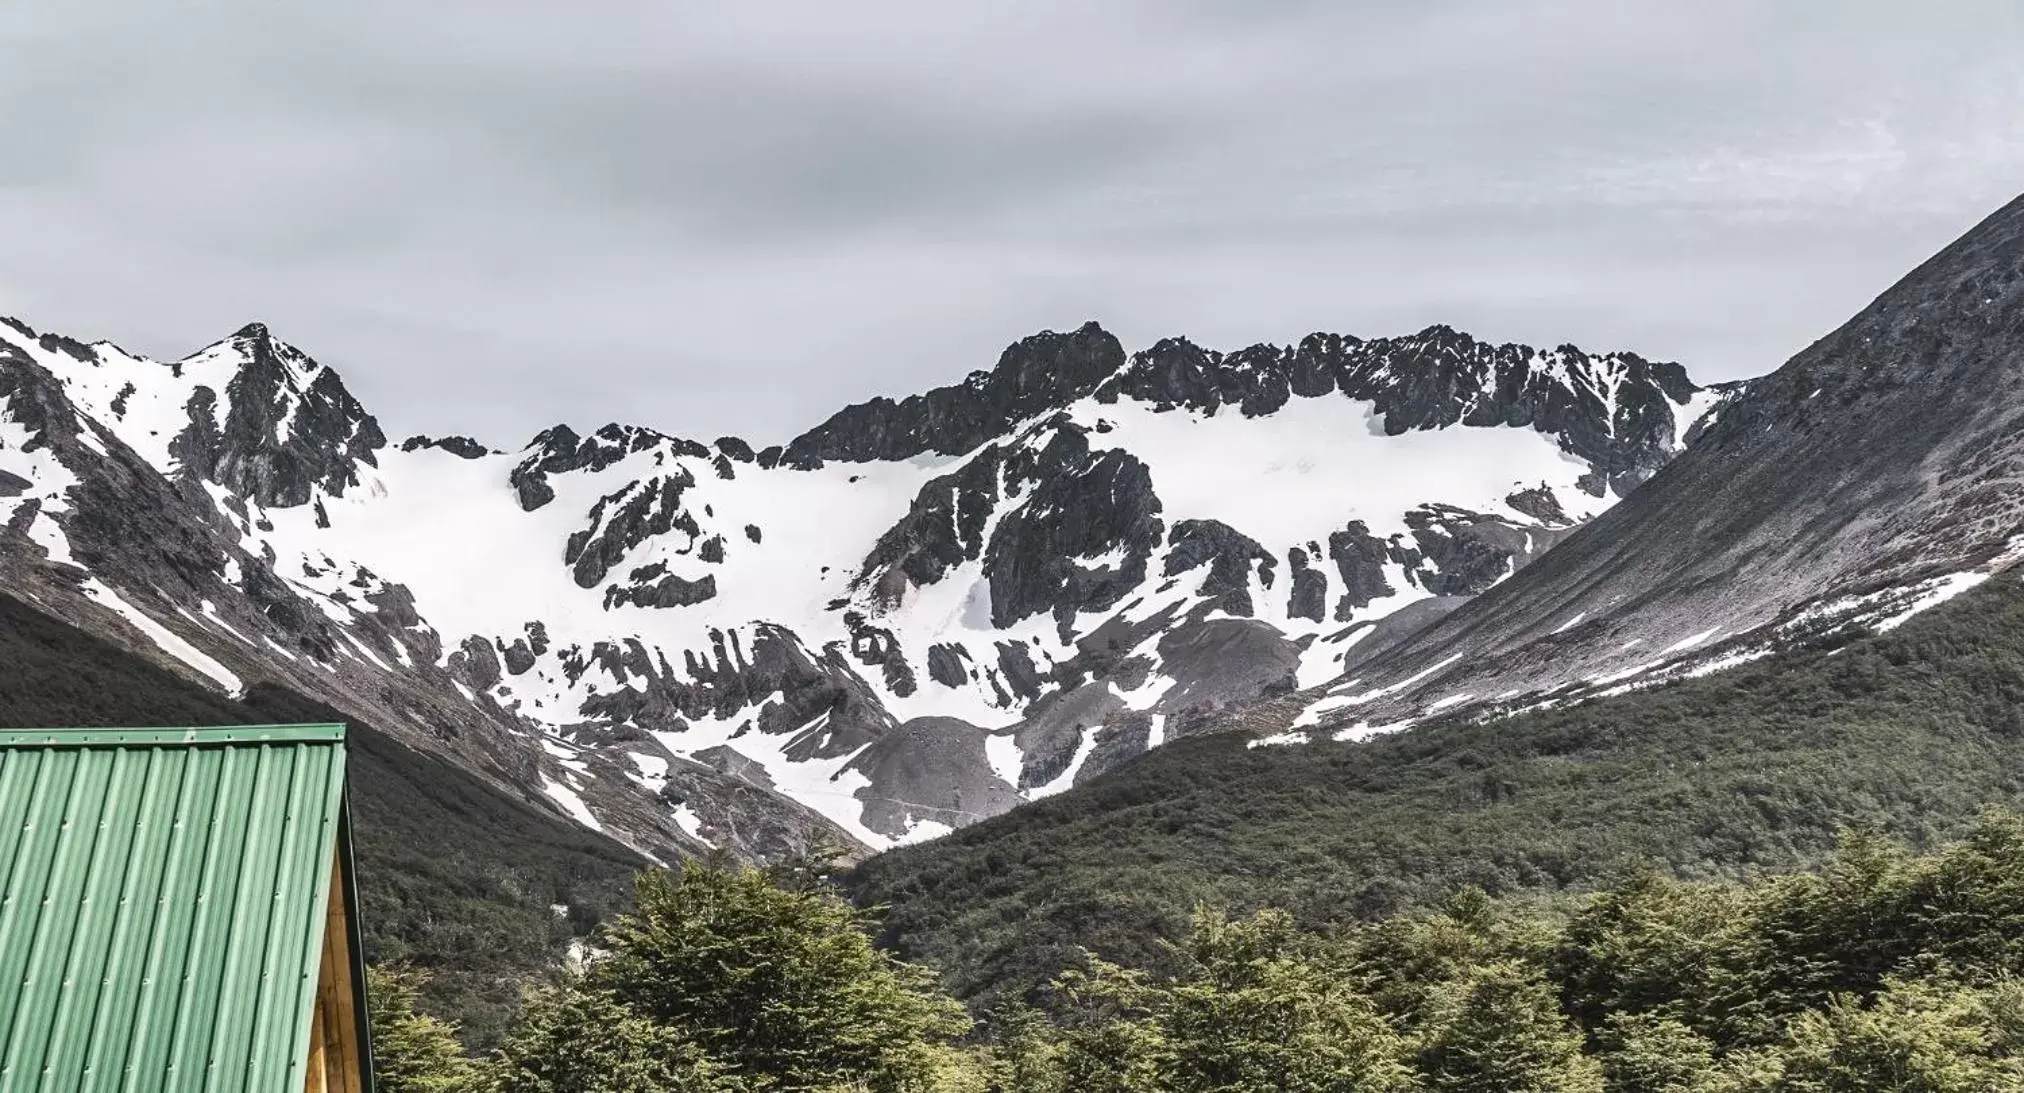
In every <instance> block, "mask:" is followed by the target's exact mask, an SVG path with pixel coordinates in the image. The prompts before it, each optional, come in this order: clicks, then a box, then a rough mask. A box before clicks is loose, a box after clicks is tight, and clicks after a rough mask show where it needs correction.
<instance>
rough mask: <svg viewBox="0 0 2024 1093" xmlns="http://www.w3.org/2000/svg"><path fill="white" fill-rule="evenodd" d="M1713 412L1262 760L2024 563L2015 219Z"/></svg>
mask: <svg viewBox="0 0 2024 1093" xmlns="http://www.w3.org/2000/svg"><path fill="white" fill-rule="evenodd" d="M1728 395H1729V397H1727V398H1726V399H1725V402H1726V405H1725V406H1724V407H1723V408H1722V409H1721V410H1720V412H1719V413H1718V414H1716V415H1715V416H1714V418H1713V420H1712V421H1711V423H1710V424H1709V425H1708V427H1707V428H1706V430H1705V435H1703V436H1701V437H1700V438H1699V439H1697V440H1696V442H1695V443H1694V445H1693V446H1692V447H1691V448H1690V449H1689V450H1688V451H1687V452H1686V453H1685V454H1684V455H1682V456H1681V457H1680V458H1679V459H1678V460H1676V461H1674V462H1672V463H1670V464H1669V465H1667V466H1666V467H1665V468H1664V469H1663V470H1661V471H1659V472H1658V474H1657V475H1656V476H1655V477H1653V478H1652V480H1651V481H1650V482H1648V483H1647V484H1646V485H1645V486H1643V487H1642V488H1640V489H1639V490H1637V491H1636V492H1635V493H1633V494H1632V495H1631V496H1630V497H1629V498H1628V499H1627V500H1626V501H1625V502H1624V503H1623V504H1621V505H1618V506H1616V507H1614V508H1613V509H1611V510H1610V511H1609V512H1608V513H1606V514H1604V515H1603V516H1601V517H1600V518H1599V519H1597V520H1595V521H1594V522H1592V523H1590V524H1589V525H1587V526H1586V527H1583V528H1582V529H1580V530H1579V531H1577V532H1575V533H1574V534H1572V535H1570V536H1569V537H1568V538H1567V541H1566V542H1564V543H1562V544H1561V545H1560V546H1559V547H1557V548H1556V549H1555V550H1554V551H1553V552H1552V553H1551V554H1550V555H1548V556H1547V558H1546V559H1545V560H1543V561H1542V562H1541V563H1540V564H1538V565H1536V566H1532V567H1529V568H1527V569H1526V570H1525V572H1524V573H1523V574H1522V575H1520V576H1519V577H1517V578H1516V579H1514V580H1512V581H1509V582H1506V583H1504V584H1502V585H1500V586H1499V587H1497V588H1496V589H1495V590H1493V591H1491V592H1490V593H1488V594H1486V595H1484V596H1482V597H1480V598H1478V599H1477V600H1475V601H1474V602H1472V603H1470V604H1469V605H1467V606H1466V607H1464V608H1462V609H1460V610H1457V611H1455V612H1454V613H1453V614H1451V615H1449V616H1447V617H1446V618H1444V619H1442V620H1440V621H1439V622H1438V623H1437V624H1435V625H1431V626H1428V627H1425V628H1423V629H1420V630H1418V631H1417V632H1416V633H1414V634H1412V635H1410V636H1409V637H1407V638H1405V639H1402V640H1400V641H1398V642H1397V643H1395V644H1392V645H1389V646H1385V647H1381V648H1380V647H1370V648H1368V650H1367V651H1366V653H1365V654H1364V655H1361V656H1353V657H1352V658H1351V660H1350V661H1348V662H1347V663H1346V664H1345V669H1346V671H1345V672H1344V674H1343V675H1342V677H1341V678H1339V679H1338V680H1336V681H1335V682H1334V683H1332V684H1330V685H1329V686H1327V687H1325V688H1319V689H1317V690H1315V691H1313V692H1311V693H1309V694H1305V695H1302V696H1299V698H1298V699H1297V700H1289V701H1288V702H1286V703H1282V704H1280V707H1279V709H1278V710H1277V711H1276V715H1277V716H1278V717H1279V719H1280V720H1281V721H1283V722H1286V725H1287V727H1288V728H1289V729H1290V730H1291V731H1288V732H1285V733H1282V734H1280V735H1278V736H1277V737H1276V738H1275V739H1278V740H1284V741H1298V740H1301V739H1305V738H1308V737H1311V736H1314V735H1321V734H1330V735H1337V736H1348V737H1355V736H1358V735H1362V734H1366V733H1369V732H1372V731H1377V730H1378V729H1380V728H1394V727H1398V726H1400V725H1405V724H1411V723H1413V722H1415V721H1417V720H1420V719H1423V718H1425V717H1427V716H1428V715H1430V714H1436V713H1441V714H1447V715H1457V714H1469V713H1474V714H1477V715H1493V714H1495V713H1497V712H1499V711H1503V710H1510V709H1521V708H1527V707H1533V706H1539V705H1546V704H1556V703H1562V702H1568V701H1575V700H1579V699H1582V698H1586V697H1590V696H1594V695H1598V694H1609V693H1615V692H1618V691H1622V690H1625V689H1629V688H1633V687H1643V686H1650V685H1652V684H1655V683H1659V682H1663V681H1664V680H1667V679H1672V678H1677V677H1680V676H1683V675H1700V674H1705V673H1707V672H1711V671H1715V670H1718V669H1720V668H1723V667H1726V666H1730V665H1734V664H1738V663H1742V662H1744V661H1747V660H1752V659H1756V658H1758V657H1762V656H1765V655H1767V654H1769V653H1771V652H1773V651H1775V650H1777V649H1779V648H1782V647H1785V646H1787V645H1789V644H1791V643H1794V642H1801V641H1817V640H1824V639H1825V640H1832V639H1833V638H1834V637H1836V636H1837V635H1838V634H1841V633H1843V632H1846V631H1848V630H1850V629H1851V628H1854V627H1866V628H1880V629H1889V628H1891V627H1893V626H1895V625H1897V624H1898V623H1900V622H1902V621H1904V620H1905V619H1907V618H1909V617H1910V616H1911V615H1912V614H1914V613H1916V612H1918V611H1920V610H1924V609H1926V608H1929V607H1931V606H1933V605H1935V604H1938V603H1941V602H1944V601H1945V600H1946V599H1948V598H1949V597H1951V596H1953V595H1956V594H1958V593H1960V592H1962V591H1965V590H1966V589H1968V588H1970V587H1973V586H1974V585H1975V584H1977V583H1979V582H1981V581H1982V580H1985V579H1987V578H1988V577H1989V576H1990V575H1991V574H1993V573H1996V572H1999V571H2002V570H2004V569H2006V568H2008V567H2010V566H2012V565H2014V564H2015V563H2016V562H2017V561H2019V560H2020V558H2024V198H2019V199H2017V200H2015V201H2012V202H2011V203H2010V204H2009V205H2007V206H2005V207H2004V208H2003V209H2001V210H1999V211H1998V212H1996V213H1995V214H1994V215H1992V216H1990V217H1989V218H1988V219H1987V220H1985V221H1983V222H1982V223H1981V224H1979V225H1977V226H1976V227H1975V228H1973V229H1972V230H1970V231H1969V232H1968V233H1967V234H1966V235H1964V236H1962V237H1961V238H1960V239H1959V240H1957V241H1955V242H1954V243H1953V244H1951V245H1950V246H1948V247H1947V248H1945V249H1944V250H1942V251H1940V252H1939V253H1938V254H1937V255H1935V256H1934V257H1933V258H1931V259H1929V260H1928V261H1926V262H1925V263H1924V264H1923V265H1921V266H1919V267H1918V268H1917V269H1916V270H1913V271H1912V272H1911V273H1910V274H1908V275H1907V276H1906V277H1905V278H1904V279H1903V280H1901V281H1899V282H1898V283H1897V284H1895V285H1893V286H1892V287H1891V288H1890V289H1889V290H1887V291H1886V292H1884V293H1883V295H1881V296H1879V297H1878V298H1877V299H1876V300H1875V301H1874V302H1873V303H1871V304H1870V305H1869V306H1868V307H1867V308H1865V309H1864V310H1863V311H1861V312H1860V313H1858V314H1857V315H1856V316H1855V317H1853V318H1851V319H1850V320H1849V321H1848V322H1847V323H1845V324H1844V325H1842V326H1841V328H1840V329H1838V330H1835V331H1833V332H1832V333H1830V334H1828V335H1827V336H1826V337H1823V338H1821V339H1820V340H1819V341H1817V342H1815V343H1814V344H1813V345H1811V346H1809V347H1808V348H1807V349H1805V350H1804V351H1803V352H1801V353H1799V354H1798V355H1797V356H1795V357H1793V358H1792V359H1791V360H1790V361H1789V362H1787V363H1786V364H1785V365H1784V367H1782V368H1780V369H1778V370H1777V371H1776V372H1775V373H1772V374H1771V375H1768V376H1765V377H1762V378H1760V379H1756V380H1752V381H1750V383H1749V385H1748V387H1747V389H1744V390H1736V391H1732V392H1729V393H1728ZM1289 718H1290V720H1289Z"/></svg>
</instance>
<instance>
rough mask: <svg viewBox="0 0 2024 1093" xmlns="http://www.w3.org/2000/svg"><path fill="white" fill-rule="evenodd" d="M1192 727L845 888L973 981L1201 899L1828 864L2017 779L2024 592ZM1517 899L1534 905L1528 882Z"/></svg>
mask: <svg viewBox="0 0 2024 1093" xmlns="http://www.w3.org/2000/svg"><path fill="white" fill-rule="evenodd" d="M1247 743H1248V741H1247V739H1246V738H1245V737H1244V736H1242V735H1235V734H1230V735H1222V736H1211V737H1204V738H1198V739H1192V740H1184V741H1180V742H1178V743H1176V744H1173V745H1171V746H1169V747H1167V748H1164V749H1161V750H1159V751H1157V752H1154V753H1152V754H1149V755H1147V756H1146V757H1144V758H1143V759H1140V760H1138V761H1136V762H1134V763H1132V764H1130V765H1128V766H1126V767H1124V768H1122V769H1120V770H1118V771H1116V772H1114V773H1112V774H1111V775H1109V776H1108V777H1106V778H1103V779H1101V780H1099V781H1097V782H1095V783H1094V784H1091V785H1089V786H1085V787H1079V788H1077V789H1076V790H1074V791H1072V792H1069V793H1066V794H1063V795H1061V796H1060V797H1057V798H1052V799H1049V800H1046V801H1042V802H1039V803H1037V804H1034V805H1032V806H1029V807H1026V808H1022V809H1019V810H1017V811H1015V812H1013V813H1010V814H1008V815H1005V816H1001V817H998V818H996V819H993V820H990V821H988V822H985V823H981V824H978V825H976V826H974V827H970V828H966V829H964V830H962V831H959V832H957V833H955V834H953V835H951V836H948V837H946V838H943V839H940V840H937V841H935V842H933V843H930V844H927V845H923V846H918V847H910V848H906V849H902V850H897V851H893V852H890V853H887V854H884V855H881V856H879V857H876V858H873V859H872V860H870V861H869V862H868V863H866V864H865V865H864V866H863V867H862V868H860V869H859V870H858V871H857V872H856V873H855V874H854V875H853V876H852V877H851V878H850V880H849V883H850V886H851V889H852V891H853V893H854V895H855V897H856V898H857V899H859V900H860V901H862V902H864V903H866V904H882V905H886V906H888V908H889V910H888V911H887V914H886V917H885V927H884V937H885V939H886V940H887V941H888V942H890V943H891V944H893V945H894V946H895V947H896V948H897V949H898V951H899V952H900V953H901V954H903V955H904V956H906V957H908V958H910V959H916V960H921V961H925V962H927V963H930V964H933V965H935V966H937V967H939V968H941V969H943V971H944V972H945V973H946V974H947V976H948V977H949V982H950V984H951V985H952V986H953V988H954V989H955V990H956V991H957V992H958V993H959V994H961V995H963V996H965V997H968V998H971V999H986V1000H988V999H991V998H994V997H997V996H999V995H1001V994H1005V993H1008V992H1009V993H1011V994H1015V995H1016V994H1020V993H1024V992H1026V991H1028V990H1030V989H1032V988H1034V987H1036V986H1038V985H1039V984H1042V983H1044V982H1046V981H1047V980H1048V979H1049V978H1051V977H1052V976H1053V975H1054V974H1056V973H1057V972H1058V971H1060V970H1061V969H1062V968H1063V967H1065V966H1067V965H1068V964H1070V963H1071V962H1072V961H1073V960H1074V959H1075V954H1076V951H1077V948H1078V946H1087V947H1089V948H1091V949H1093V950H1095V951H1096V952H1098V953H1100V954H1102V955H1104V956H1106V957H1109V958H1112V959H1116V960H1120V961H1123V962H1125V963H1130V964H1142V965H1146V966H1150V967H1162V966H1165V962H1166V961H1168V960H1169V955H1168V952H1167V950H1166V948H1165V943H1166V942H1168V941H1170V940H1172V939H1175V938H1178V937H1180V936H1182V935H1183V934H1185V932H1186V930H1187V928H1188V921H1189V915H1190V913H1191V911H1192V910H1193V909H1194V908H1195V907H1196V906H1197V905H1198V904H1210V905H1216V906H1222V907H1227V908H1231V909H1234V910H1236V911H1238V912H1240V913H1241V912H1248V911H1250V910H1254V909H1258V908H1262V907H1278V908H1283V909H1285V910H1286V911H1287V912H1288V913H1289V914H1290V915H1292V916H1293V918H1294V920H1296V921H1297V922H1300V923H1302V924H1305V925H1310V926H1325V925H1329V924H1335V923H1342V922H1349V921H1356V920H1366V919H1372V918H1376V917H1379V916H1382V915H1386V914H1392V913H1397V912H1399V911H1402V910H1408V909H1412V908H1415V907H1426V906H1430V905H1436V904H1438V903H1439V902H1440V901H1442V900H1444V899H1446V898H1448V897H1449V896H1450V895H1451V894H1452V893H1453V892H1454V891H1455V890H1456V889H1457V888H1459V887H1461V886H1464V885H1475V886H1478V887H1480V888H1482V889H1484V890H1485V891H1487V892H1490V893H1492V894H1497V895H1507V894H1509V895H1518V894H1529V895H1537V896H1551V895H1553V894H1556V893H1561V892H1565V891H1568V890H1570V889H1579V888H1583V887H1586V886H1590V885H1593V884H1595V883H1596V882H1597V881H1598V880H1599V879H1600V878H1603V877H1606V876H1608V875H1610V874H1611V873H1612V871H1614V870H1616V869H1618V868H1620V867H1621V866H1622V865H1623V864H1624V863H1626V862H1628V861H1633V860H1644V861H1650V862H1654V863H1657V864H1658V865H1659V866H1661V867H1663V868H1664V869H1666V870H1668V871H1670V872H1673V873H1675V874H1678V875H1681V876H1686V877H1716V876H1724V875H1734V874H1738V873H1741V872H1743V871H1746V870H1748V869H1751V868H1756V867H1765V868H1781V869H1782V868H1793V867H1798V866H1804V865H1807V864H1811V863H1815V862H1817V861H1818V860H1819V859H1820V858H1821V857H1822V855H1823V854H1825V853H1826V852H1827V851H1828V850H1830V849H1831V848H1832V846H1833V844H1834V839H1835V838H1836V833H1837V831H1839V830H1840V829H1842V828H1844V827H1848V826H1851V825H1870V826H1873V827H1874V828H1875V829H1877V830H1879V831H1881V832H1885V833H1888V834H1889V835H1891V836H1894V837H1898V838H1902V839H1906V840H1909V841H1910V842H1911V843H1912V844H1914V845H1927V844H1930V843H1931V842H1932V841H1933V840H1935V839H1937V838H1941V837H1945V836H1950V835H1955V834H1958V833H1960V832H1961V831H1962V830H1963V829H1964V828H1965V827H1966V825H1967V824H1968V823H1969V822H1970V821H1971V820H1972V819H1973V817H1974V816H1975V815H1976V814H1977V813H1978V812H1979V811H1980V810H1981V809H1982V808H1984V807H1985V806H1987V805H1990V804H2000V803H2014V802H2017V801H2018V800H2020V793H2024V583H2020V582H2019V581H2018V580H2016V579H2015V578H2012V577H2008V576H1999V577H1997V578H1995V579H1992V580H1990V581H1989V582H1987V583H1986V584H1985V585H1984V586H1982V587H1981V588H1980V589H1977V590H1976V591H1974V592H1971V593H1969V594H1966V595H1964V596H1963V597H1961V598H1960V599H1958V600H1956V601H1954V602H1952V603H1950V604H1948V605H1946V606H1944V607H1942V608H1937V609H1935V610H1933V611H1930V612H1928V613H1926V614H1924V615H1921V616H1918V617H1916V618H1914V619H1913V620H1912V621H1910V622H1909V623H1907V624H1906V625H1904V626H1902V627H1901V628H1899V629H1896V630H1894V631H1891V632H1889V633H1887V634H1882V635H1876V636H1869V637H1862V638H1859V639H1857V640H1854V641H1852V642H1849V643H1847V644H1845V645H1843V646H1841V647H1838V648H1814V649H1810V650H1795V651H1791V652H1787V653H1784V654H1780V655H1777V656H1774V657H1772V658H1769V659H1766V660H1763V661H1760V662H1758V663H1755V664H1751V665H1748V666H1745V667H1740V668H1736V669H1733V670H1731V671H1727V672H1723V673H1720V674H1717V675H1714V676H1710V677H1707V678H1703V679H1696V680H1689V681H1685V682H1681V683H1676V684H1673V685H1670V686H1666V687H1662V688H1658V689H1654V690H1651V691H1646V692H1637V693H1632V694H1627V695H1623V696H1620V697H1615V698H1610V699H1604V700H1600V701H1595V702H1591V703H1588V704H1585V705H1580V706H1574V707H1570V708H1563V709H1557V710H1549V711H1543V712H1535V713H1529V714H1524V715H1521V716H1514V717H1508V718H1504V719H1500V720H1491V721H1485V722H1480V723H1474V722H1466V721H1464V722H1455V723H1448V724H1431V725H1426V726H1422V727H1419V728H1415V729H1413V730H1411V731H1407V732H1403V733H1399V734H1396V735H1392V736H1388V737H1380V738H1377V739H1373V740H1370V741H1368V742H1364V743H1323V744H1299V745H1287V746H1273V747H1247V746H1246V745H1247ZM1528 898H1529V896H1528Z"/></svg>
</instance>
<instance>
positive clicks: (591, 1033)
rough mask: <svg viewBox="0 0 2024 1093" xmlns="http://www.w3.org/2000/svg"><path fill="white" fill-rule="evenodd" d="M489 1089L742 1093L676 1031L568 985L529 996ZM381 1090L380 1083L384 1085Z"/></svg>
mask: <svg viewBox="0 0 2024 1093" xmlns="http://www.w3.org/2000/svg"><path fill="white" fill-rule="evenodd" d="M487 1079H488V1093H746V1091H757V1090H761V1089H765V1088H767V1086H766V1085H765V1084H764V1083H753V1084H747V1083H744V1082H741V1081H739V1080H738V1079H736V1078H734V1077H732V1076H730V1075H729V1073H728V1072H727V1070H726V1068H725V1067H724V1066H723V1065H722V1064H721V1063H718V1062H716V1061H715V1060H712V1059H711V1058H710V1057H709V1056H708V1054H707V1053H706V1052H704V1051H703V1049H702V1048H701V1047H699V1046H697V1044H696V1042H695V1041H694V1040H693V1039H691V1038H690V1037H689V1036H688V1035H686V1034H685V1033H683V1032H682V1031H681V1030H678V1029H675V1028H672V1027H670V1026H668V1025H663V1024H658V1023H656V1022H653V1021H649V1020H646V1019H644V1018H642V1017H640V1016H639V1015H638V1014H636V1013H634V1012H632V1010H630V1009H628V1008H627V1007H626V1005H625V1003H623V1002H621V1001H619V1000H618V999H617V998H615V997H613V996H612V995H611V994H609V993H607V992H604V991H595V990H585V989H582V988H581V987H580V986H570V987H563V988H558V989H551V990H546V991H542V992H539V993H537V994H535V995H533V996H532V997H530V998H529V999H528V1000H527V1005H526V1008H525V1010H523V1011H522V1013H521V1016H520V1020H519V1021H518V1022H517V1023H516V1024H515V1025H514V1026H513V1028H512V1029H511V1031H509V1032H508V1033H507V1036H506V1040H505V1042H504V1043H502V1044H501V1045H500V1046H499V1050H498V1052H497V1054H495V1055H494V1056H493V1058H492V1060H491V1062H490V1063H489V1065H488V1067H487ZM382 1088H384V1087H382Z"/></svg>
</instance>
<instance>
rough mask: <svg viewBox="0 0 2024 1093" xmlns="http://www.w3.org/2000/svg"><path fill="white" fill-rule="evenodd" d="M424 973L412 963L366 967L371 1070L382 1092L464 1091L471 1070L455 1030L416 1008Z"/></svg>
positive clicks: (468, 1086) (472, 1074)
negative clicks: (414, 967) (404, 966)
mask: <svg viewBox="0 0 2024 1093" xmlns="http://www.w3.org/2000/svg"><path fill="white" fill-rule="evenodd" d="M427 982H428V977H427V976H426V975H424V974H423V973H421V972H419V971H416V970H414V969H412V968H403V967H396V966H389V967H378V966H374V967H368V968H367V969H366V970H365V989H366V1009H367V1011H368V1013H369V1014H370V1017H371V1021H370V1023H371V1026H372V1055H373V1074H374V1077H375V1079H376V1081H377V1088H378V1089H379V1091H380V1093H465V1091H467V1090H472V1089H474V1088H475V1087H474V1086H473V1084H472V1083H473V1079H474V1077H475V1071H474V1070H473V1067H472V1065H471V1061H470V1060H469V1059H467V1058H466V1057H465V1055H464V1047H463V1045H462V1044H459V1043H458V1042H457V1036H456V1029H455V1028H454V1027H452V1026H451V1025H450V1024H448V1023H447V1022H444V1021H440V1020H437V1019H436V1018H434V1017H431V1016H429V1015H428V1014H425V1013H420V1012H417V1011H416V1009H415V998H416V996H417V995H419V994H420V993H421V990H422V987H423V985H424V984H426V983H427Z"/></svg>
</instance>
